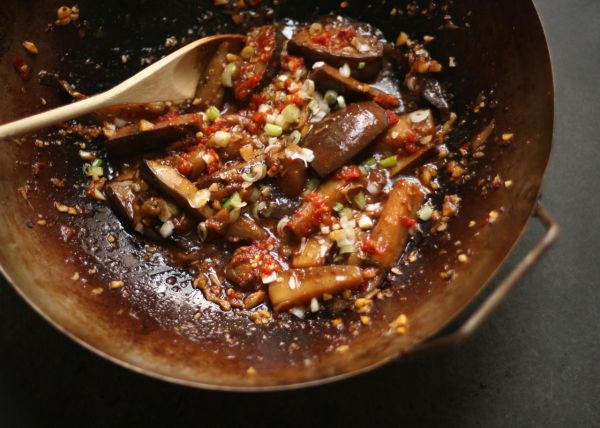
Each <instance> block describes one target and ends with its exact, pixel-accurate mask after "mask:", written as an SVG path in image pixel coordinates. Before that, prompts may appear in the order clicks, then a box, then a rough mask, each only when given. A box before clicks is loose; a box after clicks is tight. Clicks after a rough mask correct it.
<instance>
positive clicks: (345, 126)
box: [304, 101, 388, 177]
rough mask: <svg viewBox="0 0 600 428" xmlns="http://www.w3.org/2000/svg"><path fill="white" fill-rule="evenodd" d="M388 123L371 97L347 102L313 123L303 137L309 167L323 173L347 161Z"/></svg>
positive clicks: (384, 113) (325, 173)
mask: <svg viewBox="0 0 600 428" xmlns="http://www.w3.org/2000/svg"><path fill="white" fill-rule="evenodd" d="M387 127H388V118H387V114H386V112H385V110H384V109H382V108H381V107H379V106H378V105H377V104H375V103H374V102H371V101H367V102H362V103H354V104H350V105H349V106H348V107H346V108H343V109H340V110H338V111H336V112H334V113H332V114H330V115H328V116H327V117H326V118H325V119H323V120H322V121H321V122H319V123H317V124H316V125H315V126H314V127H313V128H312V129H311V130H310V132H309V133H308V134H307V135H306V137H305V139H304V144H305V146H306V147H307V148H309V149H311V150H312V151H313V153H314V160H313V161H312V162H311V166H312V167H313V169H314V170H315V171H316V172H317V174H319V175H320V176H321V177H326V176H327V175H329V174H331V173H332V172H333V171H335V170H336V169H338V168H340V167H341V166H342V165H344V164H346V163H347V162H348V161H350V160H351V159H352V158H353V157H354V156H356V155H357V154H358V153H359V152H360V151H361V150H363V149H364V148H365V147H367V146H368V145H369V144H370V143H371V142H372V141H374V140H375V139H376V138H377V137H378V136H379V135H381V134H382V133H383V132H384V131H385V130H386V129H387Z"/></svg>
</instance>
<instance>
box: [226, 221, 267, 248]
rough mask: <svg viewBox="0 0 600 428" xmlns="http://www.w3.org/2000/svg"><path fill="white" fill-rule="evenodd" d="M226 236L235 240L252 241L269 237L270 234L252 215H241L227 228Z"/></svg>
mask: <svg viewBox="0 0 600 428" xmlns="http://www.w3.org/2000/svg"><path fill="white" fill-rule="evenodd" d="M225 236H226V237H227V239H228V240H230V241H233V242H239V241H250V242H252V241H262V240H264V239H267V238H268V237H269V234H268V233H267V231H266V230H265V229H263V228H262V227H261V226H259V225H258V224H257V223H256V222H255V221H254V220H252V219H251V218H250V217H248V216H246V215H241V216H240V218H238V219H237V220H236V221H235V222H234V223H232V224H231V225H230V226H229V227H228V228H227V232H226V234H225Z"/></svg>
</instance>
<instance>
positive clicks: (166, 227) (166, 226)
mask: <svg viewBox="0 0 600 428" xmlns="http://www.w3.org/2000/svg"><path fill="white" fill-rule="evenodd" d="M173 230H175V226H174V225H173V223H172V222H171V221H166V222H164V223H163V225H162V226H161V227H160V236H162V237H163V238H165V239H166V238H168V237H169V236H171V235H172V234H173Z"/></svg>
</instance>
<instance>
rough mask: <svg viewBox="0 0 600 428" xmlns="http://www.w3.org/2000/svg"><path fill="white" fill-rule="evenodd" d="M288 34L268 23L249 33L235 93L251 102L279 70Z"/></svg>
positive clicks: (237, 64)
mask: <svg viewBox="0 0 600 428" xmlns="http://www.w3.org/2000/svg"><path fill="white" fill-rule="evenodd" d="M284 40H285V38H284V36H283V34H282V33H281V31H279V29H278V28H277V26H275V25H264V26H262V27H258V28H255V29H254V30H252V31H250V33H248V36H247V38H246V46H244V48H243V49H242V53H241V55H240V59H239V60H238V61H237V63H235V64H236V69H237V70H236V73H235V76H234V79H233V93H234V95H235V98H236V99H237V100H238V101H241V102H247V101H249V99H250V97H251V96H252V94H254V93H255V92H257V91H259V90H261V89H262V88H263V87H264V86H265V85H266V84H267V83H269V82H270V81H271V80H272V79H273V77H275V75H276V74H277V73H278V71H279V63H280V57H281V50H282V49H283V44H284Z"/></svg>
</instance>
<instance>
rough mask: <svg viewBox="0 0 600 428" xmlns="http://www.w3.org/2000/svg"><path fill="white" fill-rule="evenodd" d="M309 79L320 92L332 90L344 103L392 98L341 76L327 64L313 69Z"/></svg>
mask: <svg viewBox="0 0 600 428" xmlns="http://www.w3.org/2000/svg"><path fill="white" fill-rule="evenodd" d="M310 78H311V79H312V80H313V81H314V82H315V85H316V87H317V88H318V89H319V90H320V91H321V92H325V91H327V90H333V91H335V92H336V93H338V94H339V95H342V96H343V97H344V98H345V100H346V101H373V100H380V99H382V98H385V97H392V96H391V95H388V94H386V93H385V92H383V91H380V90H379V89H377V88H374V87H372V86H370V85H368V84H367V83H363V82H361V81H360V80H356V79H354V78H352V77H346V76H343V75H342V74H341V73H340V71H339V69H337V68H335V67H332V66H330V65H329V64H323V65H321V66H319V67H316V68H313V70H312V71H311V72H310Z"/></svg>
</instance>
